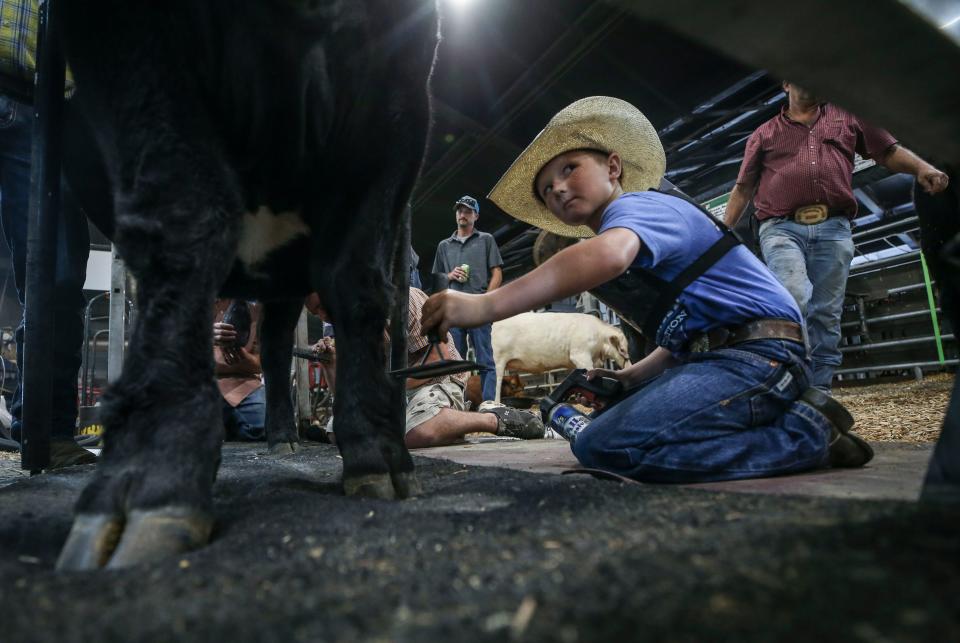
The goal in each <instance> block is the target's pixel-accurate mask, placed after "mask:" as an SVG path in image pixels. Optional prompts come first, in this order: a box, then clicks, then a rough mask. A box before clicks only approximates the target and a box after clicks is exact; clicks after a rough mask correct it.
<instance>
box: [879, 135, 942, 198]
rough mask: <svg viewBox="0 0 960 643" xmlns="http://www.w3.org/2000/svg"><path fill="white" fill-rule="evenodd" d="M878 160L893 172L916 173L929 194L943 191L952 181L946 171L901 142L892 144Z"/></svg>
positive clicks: (918, 181)
mask: <svg viewBox="0 0 960 643" xmlns="http://www.w3.org/2000/svg"><path fill="white" fill-rule="evenodd" d="M877 162H878V163H880V165H882V166H883V167H885V168H887V169H888V170H890V171H891V172H905V173H907V174H912V175H914V176H915V177H917V183H919V184H920V187H922V188H923V190H924V191H925V192H927V193H928V194H936V193H937V192H942V191H943V190H944V189H946V187H947V184H948V183H949V182H950V179H949V178H947V175H946V174H945V173H944V172H941V171H940V170H938V169H937V168H935V167H933V166H932V165H930V164H929V163H927V162H926V161H924V160H923V159H922V158H920V157H919V156H917V155H916V154H914V153H913V152H911V151H910V150H908V149H907V148H905V147H904V146H902V145H900V144H899V143H897V144H894V145H892V146H890V149H888V150H887V152H886V153H885V154H884V155H883V156H882V157H880V158H878V159H877Z"/></svg>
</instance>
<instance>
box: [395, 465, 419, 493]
mask: <svg viewBox="0 0 960 643" xmlns="http://www.w3.org/2000/svg"><path fill="white" fill-rule="evenodd" d="M393 489H394V491H396V493H397V497H398V498H412V497H414V496H419V495H420V494H421V493H423V486H422V485H421V484H420V480H419V479H418V478H417V474H416V473H415V472H413V471H410V472H407V473H395V474H393Z"/></svg>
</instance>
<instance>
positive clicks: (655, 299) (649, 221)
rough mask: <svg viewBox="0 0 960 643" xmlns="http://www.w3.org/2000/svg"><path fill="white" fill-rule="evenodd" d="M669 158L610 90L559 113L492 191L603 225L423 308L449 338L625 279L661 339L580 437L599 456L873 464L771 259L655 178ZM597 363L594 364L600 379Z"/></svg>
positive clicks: (553, 217) (540, 212)
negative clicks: (506, 279)
mask: <svg viewBox="0 0 960 643" xmlns="http://www.w3.org/2000/svg"><path fill="white" fill-rule="evenodd" d="M664 169H665V157H664V152H663V147H662V145H661V143H660V140H659V138H658V137H657V134H656V130H654V128H653V126H652V125H651V124H650V122H649V121H648V120H647V119H646V118H645V117H644V116H643V114H641V113H640V112H639V111H638V110H637V109H636V108H635V107H633V106H632V105H630V104H629V103H626V102H624V101H622V100H619V99H615V98H609V97H604V96H595V97H592V98H585V99H582V100H580V101H577V102H576V103H573V104H572V105H570V106H569V107H567V108H566V109H564V110H562V111H561V112H559V113H558V114H557V115H556V116H554V118H553V119H551V121H550V122H549V123H548V124H547V127H546V128H545V129H544V130H543V131H542V132H541V133H540V134H539V135H537V137H536V138H535V139H534V141H533V142H532V143H531V144H530V146H529V147H527V149H526V150H524V152H523V153H522V154H521V155H520V156H519V157H518V158H517V160H516V161H514V163H513V165H512V166H511V167H510V169H508V170H507V172H506V174H504V176H503V177H502V178H501V179H500V181H499V182H498V183H497V185H496V186H495V187H494V189H493V191H492V192H491V193H490V197H489V198H490V199H491V200H493V201H494V202H495V203H497V205H499V206H500V207H501V209H503V210H504V211H505V212H507V213H508V214H510V215H511V216H514V217H516V218H517V219H520V220H522V221H526V222H528V223H530V224H532V225H536V226H538V227H540V228H543V229H545V230H549V231H551V232H555V233H557V234H562V235H566V236H576V237H589V238H587V239H586V240H585V241H582V242H580V243H578V244H575V245H573V246H571V247H569V248H567V249H565V250H563V251H561V252H559V253H557V254H556V255H555V256H554V257H552V258H551V259H550V260H549V261H546V262H545V263H543V264H542V265H541V266H539V267H538V268H537V269H535V270H534V271H532V272H530V273H529V274H527V275H524V276H523V277H521V278H519V279H517V280H515V281H513V282H511V283H509V284H507V285H506V286H503V287H501V288H500V289H498V290H496V291H494V292H491V293H486V294H483V295H467V294H464V293H460V292H454V291H445V292H443V293H440V294H437V295H434V296H433V297H431V298H430V299H429V300H428V301H427V303H426V304H425V305H424V307H423V327H424V328H425V329H427V330H429V329H431V328H436V329H438V330H439V331H440V333H441V335H442V334H445V333H446V330H447V328H449V327H450V326H460V327H471V326H476V325H479V324H484V323H489V322H491V321H496V320H500V319H504V318H506V317H510V316H512V315H516V314H518V313H521V312H525V311H528V310H531V309H533V308H537V307H539V306H543V305H545V304H547V303H549V302H552V301H555V300H557V299H561V298H563V297H567V296H570V295H573V294H576V293H580V292H583V291H585V290H589V289H592V288H596V287H598V286H600V285H602V284H606V283H607V282H611V281H612V280H615V281H616V282H619V283H621V284H637V283H638V281H637V278H638V277H639V278H640V281H641V282H643V283H645V284H650V285H651V286H650V287H644V288H643V289H639V290H637V291H636V297H635V298H634V301H633V302H632V303H633V310H634V311H635V312H637V315H639V316H641V317H644V319H642V320H638V321H640V322H641V323H643V324H644V327H645V328H647V329H648V330H647V332H648V333H649V334H651V335H654V336H655V340H656V343H657V348H656V349H655V350H654V351H653V352H652V353H651V354H650V355H648V356H647V357H646V358H644V359H643V360H641V361H639V362H637V363H636V364H633V365H632V366H629V367H626V368H625V369H623V370H620V371H616V372H613V373H605V374H609V375H612V376H614V377H616V378H617V379H619V380H620V381H621V382H622V383H623V384H624V387H625V388H627V389H630V390H631V394H630V395H629V396H628V397H626V398H625V399H623V400H622V401H621V402H620V403H619V404H616V405H615V406H613V407H610V408H608V409H607V410H605V411H604V413H603V414H601V415H598V416H596V417H594V418H593V419H592V422H590V423H589V424H588V425H587V426H586V427H585V428H582V430H580V431H579V432H578V433H571V434H570V435H568V436H565V437H567V439H568V440H570V442H571V447H572V449H573V453H574V454H575V455H576V456H577V459H578V460H579V461H580V462H581V464H583V465H584V466H586V467H592V468H598V469H604V470H607V471H611V472H613V473H617V474H620V475H624V476H628V477H631V478H635V479H637V480H644V481H665V482H694V481H709V480H730V479H737V478H753V477H763V476H770V475H778V474H784V473H791V472H796V471H803V470H806V469H813V468H816V467H821V466H827V465H830V466H862V465H864V464H866V462H868V461H869V460H870V459H871V457H872V455H873V452H872V450H871V449H870V447H869V445H867V443H866V442H864V441H863V440H861V439H860V438H858V437H857V436H855V435H854V434H852V433H849V429H850V427H851V426H852V424H853V419H852V418H851V417H850V415H849V413H847V412H846V409H844V408H843V407H842V406H841V405H840V404H839V402H837V401H836V400H834V399H832V398H830V397H829V396H827V395H825V394H822V393H819V392H818V391H816V390H813V389H808V382H809V377H810V368H809V363H808V359H807V356H806V349H805V347H804V344H803V335H802V329H801V323H802V322H801V317H800V312H799V310H798V309H797V306H796V304H795V303H794V301H793V299H792V298H791V297H790V295H789V293H787V291H786V290H785V289H784V288H783V286H782V285H781V284H780V283H779V282H778V281H777V280H776V278H775V277H774V276H773V275H772V274H771V273H770V271H769V270H767V268H766V267H765V266H764V265H763V264H762V263H761V262H760V261H759V260H757V259H756V258H755V257H754V256H753V255H752V254H751V253H750V252H749V251H748V250H747V249H746V248H745V247H743V246H742V245H739V244H737V243H736V241H735V240H734V238H733V237H732V235H731V234H730V233H729V231H726V230H725V229H721V228H720V227H719V225H718V223H717V222H716V221H714V220H713V219H712V217H710V216H709V215H707V214H706V213H704V212H703V211H701V210H700V209H699V208H698V207H697V206H696V205H693V204H691V203H689V202H688V201H686V200H684V199H681V198H679V197H677V196H673V195H668V194H664V193H661V192H657V191H654V190H652V189H651V188H655V187H657V186H659V185H660V182H661V179H662V177H663V172H664ZM596 373H597V372H596V371H594V372H593V373H592V374H593V375H596Z"/></svg>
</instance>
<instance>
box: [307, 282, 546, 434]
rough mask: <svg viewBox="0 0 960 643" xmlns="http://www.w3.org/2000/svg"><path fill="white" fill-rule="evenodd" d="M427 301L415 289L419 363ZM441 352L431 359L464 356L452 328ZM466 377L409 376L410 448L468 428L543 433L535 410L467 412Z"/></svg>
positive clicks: (413, 359) (414, 342)
mask: <svg viewBox="0 0 960 643" xmlns="http://www.w3.org/2000/svg"><path fill="white" fill-rule="evenodd" d="M426 301H427V295H426V293H424V292H423V291H422V290H420V289H418V288H410V306H409V310H410V313H409V317H408V318H407V350H408V351H409V354H410V356H409V360H408V361H409V363H411V364H416V363H418V362H419V361H420V359H421V358H423V354H424V353H425V352H427V351H431V348H430V344H429V342H428V341H427V339H426V338H425V337H424V336H423V330H422V328H421V326H420V315H421V309H422V308H423V304H424V303H425V302H426ZM308 308H309V305H308ZM311 312H313V311H311ZM315 349H316V350H317V351H318V352H323V353H326V354H328V355H329V356H330V357H331V358H332V359H335V354H334V352H333V349H332V347H331V345H330V344H329V343H327V344H325V345H323V346H321V344H320V343H318V344H317V346H315ZM440 352H441V353H443V357H442V358H441V357H440V355H438V354H437V351H436V350H432V351H431V354H430V356H429V357H428V358H427V363H429V362H434V361H437V360H439V359H455V360H459V359H460V354H459V353H458V352H457V349H456V347H455V346H454V344H453V338H452V337H451V336H450V334H449V333H448V334H447V341H446V342H445V343H441V344H440ZM466 381H467V374H466V373H461V374H458V375H446V376H444V377H438V378H432V379H427V380H415V379H408V380H407V415H406V427H405V430H406V435H405V437H404V442H405V444H406V445H407V448H408V449H419V448H423V447H438V446H445V445H448V444H453V443H455V442H459V441H461V440H462V439H463V437H464V436H465V435H467V434H468V433H493V434H495V435H502V436H507V437H514V438H523V439H530V438H542V437H543V433H544V429H543V423H542V422H541V421H540V418H539V417H537V416H536V415H534V414H533V413H528V412H526V411H520V410H517V409H512V408H510V407H506V406H497V407H491V408H487V409H483V410H482V411H481V412H479V413H473V412H468V411H467V410H466V404H465V403H464V398H463V390H464V388H465V387H466Z"/></svg>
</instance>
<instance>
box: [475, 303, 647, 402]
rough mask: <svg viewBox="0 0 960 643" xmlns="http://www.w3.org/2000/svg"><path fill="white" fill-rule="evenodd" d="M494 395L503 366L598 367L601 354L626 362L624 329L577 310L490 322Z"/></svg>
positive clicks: (540, 368) (517, 368) (538, 370)
mask: <svg viewBox="0 0 960 643" xmlns="http://www.w3.org/2000/svg"><path fill="white" fill-rule="evenodd" d="M492 339H493V359H494V362H496V368H497V387H496V390H497V396H496V401H497V402H499V401H500V382H501V380H502V379H503V374H504V372H505V371H507V370H510V371H523V372H525V373H543V372H546V371H549V370H552V369H555V368H587V369H589V368H597V367H600V366H603V361H604V360H605V359H610V360H613V361H614V362H615V363H616V364H617V366H618V367H620V368H622V367H623V366H624V364H626V363H628V362H629V359H630V357H629V354H628V352H627V339H626V337H624V335H623V332H622V331H621V330H620V329H619V328H616V327H614V326H611V325H610V324H607V323H605V322H602V321H600V320H599V319H597V318H596V317H593V316H592V315H584V314H582V313H523V314H521V315H517V316H515V317H510V318H509V319H504V320H503V321H499V322H496V323H495V324H494V325H493V336H492Z"/></svg>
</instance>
